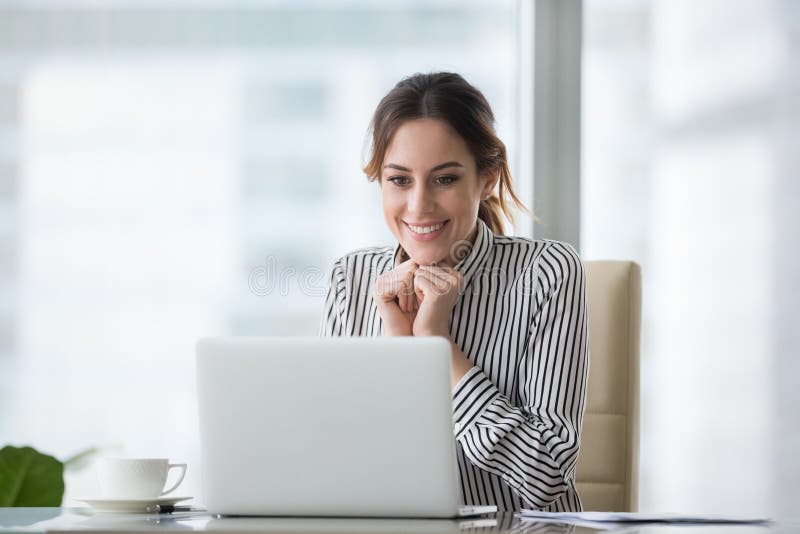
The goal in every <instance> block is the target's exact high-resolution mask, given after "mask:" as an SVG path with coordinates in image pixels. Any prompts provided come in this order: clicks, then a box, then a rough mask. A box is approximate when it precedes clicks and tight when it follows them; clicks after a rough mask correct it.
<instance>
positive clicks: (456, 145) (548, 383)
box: [320, 73, 588, 511]
mask: <svg viewBox="0 0 800 534" xmlns="http://www.w3.org/2000/svg"><path fill="white" fill-rule="evenodd" d="M364 171H365V173H366V174H367V176H368V177H369V179H370V180H371V181H378V184H379V186H380V188H381V195H382V199H383V212H384V218H385V220H386V224H387V225H388V227H389V229H390V230H391V231H392V233H393V234H394V236H395V237H396V238H397V241H398V245H397V247H383V248H365V249H360V250H357V251H354V252H351V253H349V254H347V255H345V256H343V257H342V258H340V259H339V260H338V261H336V262H335V263H334V266H333V272H332V275H331V280H330V289H329V291H328V295H327V299H326V304H325V312H324V315H323V319H322V325H321V329H320V333H321V335H327V336H378V335H383V336H443V337H445V338H447V339H449V340H450V341H451V346H452V353H453V355H452V365H451V371H452V372H451V376H452V385H453V418H454V422H455V424H454V428H455V439H456V452H457V459H458V466H459V476H460V486H461V499H462V501H461V502H462V503H463V504H496V505H497V506H498V509H500V510H507V511H511V510H514V511H516V510H519V509H520V508H537V509H546V510H553V511H577V510H580V509H581V504H580V499H579V498H578V494H577V491H576V488H575V464H576V462H577V459H578V448H579V444H580V439H579V438H580V430H581V422H582V419H583V409H584V404H585V393H586V377H587V371H588V369H587V367H588V348H587V330H586V299H585V278H584V272H583V267H582V264H581V261H580V258H579V257H578V255H577V254H576V252H575V251H574V249H573V248H572V247H571V246H569V245H567V244H564V243H560V242H557V241H551V240H530V239H526V238H521V237H511V236H505V235H503V223H502V219H503V217H504V216H505V217H507V218H511V213H510V209H509V199H510V200H511V201H513V202H514V203H515V204H516V205H517V206H519V207H523V206H522V204H521V203H520V201H519V199H518V198H517V196H516V195H515V193H514V190H513V188H512V180H511V175H510V172H509V169H508V162H507V159H506V150H505V145H504V144H503V143H502V141H500V139H498V137H497V136H496V134H495V132H494V115H493V113H492V111H491V108H490V107H489V104H488V102H487V101H486V99H485V98H484V97H483V95H482V94H481V93H480V91H478V90H477V89H476V88H475V87H473V86H471V85H470V84H469V83H467V82H466V81H465V80H464V79H463V78H462V77H461V76H459V75H457V74H451V73H434V74H417V75H414V76H411V77H409V78H406V79H404V80H402V81H401V82H399V83H398V84H397V85H396V86H395V87H394V89H392V90H391V91H390V92H389V93H388V94H387V95H386V96H385V97H384V98H383V100H382V101H381V102H380V104H379V105H378V108H377V109H376V111H375V115H374V117H373V121H372V153H371V159H370V160H369V162H368V163H367V165H366V167H365V168H364ZM495 190H496V192H495Z"/></svg>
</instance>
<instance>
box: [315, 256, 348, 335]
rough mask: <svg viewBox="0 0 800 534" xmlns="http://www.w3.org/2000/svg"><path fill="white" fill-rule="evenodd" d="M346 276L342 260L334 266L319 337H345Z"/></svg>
mask: <svg viewBox="0 0 800 534" xmlns="http://www.w3.org/2000/svg"><path fill="white" fill-rule="evenodd" d="M345 296H346V291H345V275H344V269H343V268H342V260H341V259H339V260H337V261H336V262H334V264H333V269H332V270H331V277H330V280H329V283H328V291H327V293H326V295H325V306H324V307H323V311H322V320H321V321H320V325H319V332H318V337H337V336H343V335H344V325H345V320H344V317H345V315H344V310H345Z"/></svg>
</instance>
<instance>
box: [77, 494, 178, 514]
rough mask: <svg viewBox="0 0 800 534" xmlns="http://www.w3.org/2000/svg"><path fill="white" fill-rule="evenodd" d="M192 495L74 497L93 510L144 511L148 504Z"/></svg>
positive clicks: (165, 503) (161, 503)
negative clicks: (148, 497) (109, 497)
mask: <svg viewBox="0 0 800 534" xmlns="http://www.w3.org/2000/svg"><path fill="white" fill-rule="evenodd" d="M191 498H192V497H156V498H154V499H75V500H76V501H81V502H85V503H86V504H88V505H89V506H91V507H92V508H94V511H95V512H117V513H128V514H130V513H145V512H147V507H148V506H153V505H155V504H158V505H161V506H164V505H168V504H175V503H178V502H180V501H186V500H188V499H191Z"/></svg>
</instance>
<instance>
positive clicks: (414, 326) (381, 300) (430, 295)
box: [372, 260, 464, 339]
mask: <svg viewBox="0 0 800 534" xmlns="http://www.w3.org/2000/svg"><path fill="white" fill-rule="evenodd" d="M463 284H464V277H463V275H462V274H461V273H460V272H458V271H457V270H455V269H453V268H452V267H449V266H446V265H443V266H437V265H419V264H417V263H415V262H414V261H413V260H407V261H405V262H403V263H401V264H400V265H398V266H397V267H396V268H395V269H393V270H391V271H389V272H386V273H383V274H382V275H380V276H379V277H378V278H377V280H376V281H375V289H374V291H373V295H372V297H373V299H375V303H376V305H377V307H378V312H379V313H380V314H381V318H382V319H383V327H384V335H385V336H444V337H446V338H448V339H450V315H451V313H452V311H453V307H454V306H455V304H456V301H457V300H458V297H459V295H460V294H461V290H462V288H463Z"/></svg>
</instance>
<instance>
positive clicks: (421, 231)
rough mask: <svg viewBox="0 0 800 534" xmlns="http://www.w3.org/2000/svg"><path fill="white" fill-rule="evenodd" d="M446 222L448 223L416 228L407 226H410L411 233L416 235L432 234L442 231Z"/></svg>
mask: <svg viewBox="0 0 800 534" xmlns="http://www.w3.org/2000/svg"><path fill="white" fill-rule="evenodd" d="M446 222H447V221H444V222H440V223H439V224H434V225H433V226H414V225H411V224H408V223H406V226H408V227H409V229H411V231H412V232H414V233H415V234H430V233H431V232H435V231H436V230H439V229H441V228H442V226H444V225H445V223H446Z"/></svg>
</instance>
